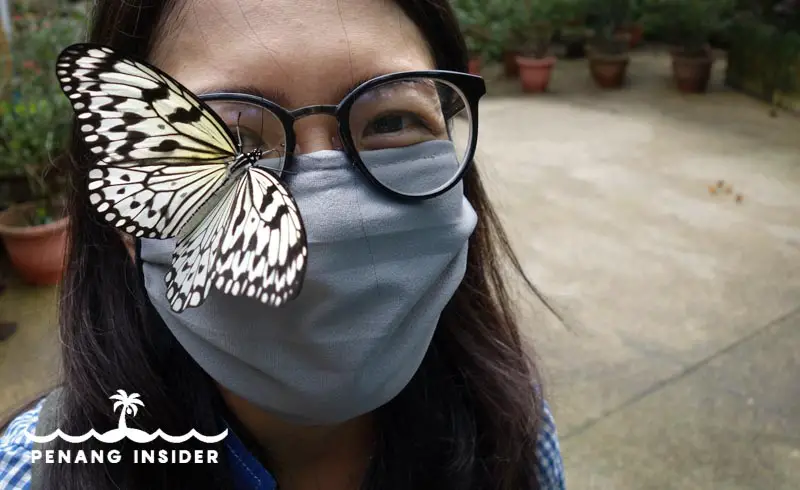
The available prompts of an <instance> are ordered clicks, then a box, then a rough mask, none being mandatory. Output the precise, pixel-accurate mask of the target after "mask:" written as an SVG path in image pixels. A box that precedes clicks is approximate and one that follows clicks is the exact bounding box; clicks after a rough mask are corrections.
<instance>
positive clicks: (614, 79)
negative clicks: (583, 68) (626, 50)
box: [589, 49, 630, 89]
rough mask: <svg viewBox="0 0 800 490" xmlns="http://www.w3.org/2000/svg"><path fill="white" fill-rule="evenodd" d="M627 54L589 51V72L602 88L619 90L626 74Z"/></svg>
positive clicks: (628, 59) (628, 58)
mask: <svg viewBox="0 0 800 490" xmlns="http://www.w3.org/2000/svg"><path fill="white" fill-rule="evenodd" d="M629 62H630V57H629V56H628V54H604V53H601V52H598V51H595V50H591V49H590V50H589V71H590V73H591V74H592V78H593V79H594V81H595V83H597V85H599V86H600V87H602V88H609V89H612V88H620V87H622V85H623V84H624V83H625V78H626V77H627V74H628V63H629Z"/></svg>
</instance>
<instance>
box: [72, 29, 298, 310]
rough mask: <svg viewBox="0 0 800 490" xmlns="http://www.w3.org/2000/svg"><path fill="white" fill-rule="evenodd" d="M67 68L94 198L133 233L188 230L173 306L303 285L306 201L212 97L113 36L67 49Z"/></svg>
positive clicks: (287, 291)
mask: <svg viewBox="0 0 800 490" xmlns="http://www.w3.org/2000/svg"><path fill="white" fill-rule="evenodd" d="M56 74H57V76H58V79H59V81H60V83H61V86H62V89H63V91H64V93H65V94H66V95H67V97H68V98H69V100H70V101H71V103H72V106H73V108H74V110H75V112H76V114H77V123H78V126H79V129H80V131H81V133H82V135H83V140H84V142H85V143H86V145H87V148H88V150H89V151H90V152H91V153H93V154H94V155H95V156H96V160H97V161H96V164H95V165H94V166H93V167H92V168H91V169H90V170H89V189H90V195H89V200H90V202H91V203H92V204H93V205H94V206H95V207H96V209H97V210H98V211H99V212H100V213H101V214H102V215H103V217H104V218H105V220H106V221H108V222H109V223H111V224H112V225H114V226H116V227H117V228H119V229H120V230H122V231H124V232H127V233H129V234H132V235H135V236H137V237H147V238H162V239H163V238H174V237H176V238H177V245H176V249H175V252H174V253H173V257H172V267H171V268H170V270H169V272H168V273H167V275H166V278H165V279H166V283H167V298H168V300H169V302H170V305H171V307H172V309H173V310H175V311H177V312H180V311H183V310H184V309H185V308H187V307H196V306H198V305H200V304H201V303H202V302H203V301H205V299H206V298H207V296H208V293H209V291H210V288H211V287H216V288H217V289H219V290H221V291H223V292H225V293H227V294H232V295H236V296H248V297H253V298H257V299H258V300H259V301H261V302H263V303H266V304H268V305H271V306H281V305H283V304H284V303H286V302H287V301H289V300H290V299H293V298H294V297H295V296H296V295H297V294H298V293H299V291H300V288H301V286H302V282H303V279H304V276H305V270H306V264H307V254H308V251H307V242H306V234H305V229H304V227H303V222H302V220H301V217H300V213H299V211H298V208H297V205H296V203H295V201H294V199H293V198H292V196H291V195H290V194H289V192H288V191H287V190H286V189H285V188H284V187H283V185H282V184H281V183H280V182H279V181H278V180H277V179H276V178H275V177H274V176H273V175H272V174H271V173H270V172H269V171H268V170H264V169H261V168H257V167H253V166H252V163H253V162H254V161H255V160H257V157H258V155H251V154H247V155H243V154H242V153H241V149H240V148H239V146H238V145H236V144H235V143H234V140H233V136H232V134H231V132H230V130H229V129H228V128H227V126H226V125H225V124H224V122H223V121H222V120H221V119H220V118H219V116H218V115H217V114H216V113H214V111H213V110H211V108H209V107H208V106H207V105H206V104H205V103H204V102H202V101H201V100H200V99H199V98H198V97H196V96H195V95H194V94H192V93H191V92H190V91H189V90H188V89H186V88H185V87H183V86H182V85H180V84H179V83H178V82H177V81H175V80H174V79H172V78H171V77H169V76H168V75H167V74H165V73H163V72H162V71H160V70H158V69H157V68H155V67H153V66H151V65H149V64H147V63H145V62H144V61H140V60H133V59H131V58H128V57H124V56H121V55H119V54H118V53H116V52H115V51H114V50H112V49H111V48H108V47H105V46H98V45H91V44H77V45H73V46H70V47H68V48H66V49H65V50H64V51H63V52H62V53H61V55H59V58H58V60H57V62H56ZM242 163H247V164H248V165H249V166H248V167H247V168H246V169H245V170H244V171H237V172H235V173H234V175H236V176H237V177H236V180H232V177H231V167H232V166H233V165H236V166H239V165H240V164H242Z"/></svg>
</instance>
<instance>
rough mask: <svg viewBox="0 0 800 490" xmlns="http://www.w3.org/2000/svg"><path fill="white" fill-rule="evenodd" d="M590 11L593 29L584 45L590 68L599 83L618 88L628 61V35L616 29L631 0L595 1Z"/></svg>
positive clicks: (625, 76) (626, 71) (627, 12)
mask: <svg viewBox="0 0 800 490" xmlns="http://www.w3.org/2000/svg"><path fill="white" fill-rule="evenodd" d="M591 10H592V14H593V15H592V20H593V22H592V24H593V28H592V31H591V38H590V39H589V40H588V42H587V44H586V51H587V56H588V58H589V71H590V73H591V75H592V78H593V79H594V81H595V83H597V85H598V86H600V87H602V88H607V89H611V88H619V87H621V86H622V85H623V84H624V83H625V79H626V78H627V73H628V64H629V63H630V35H629V34H627V33H624V32H620V30H619V28H620V26H622V25H623V24H624V23H625V22H626V21H627V19H628V16H629V14H630V0H595V1H594V2H593V3H592V7H591Z"/></svg>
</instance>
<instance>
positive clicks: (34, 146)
mask: <svg viewBox="0 0 800 490" xmlns="http://www.w3.org/2000/svg"><path fill="white" fill-rule="evenodd" d="M48 10H49V13H47V14H39V13H36V12H35V11H32V10H30V9H29V8H27V7H26V6H25V5H21V4H19V3H18V4H16V5H15V10H14V11H13V31H12V39H11V50H12V54H11V56H12V66H13V72H12V76H11V79H10V81H9V82H8V84H7V86H6V87H5V92H6V96H5V98H4V100H0V124H1V126H0V175H24V176H26V178H27V182H28V187H29V189H28V193H27V194H28V196H29V198H30V199H31V200H42V201H43V203H44V204H43V206H42V208H41V209H39V215H40V216H41V214H42V213H45V214H52V213H53V212H55V211H54V209H56V206H55V205H54V204H53V203H54V201H55V200H58V199H59V195H60V194H61V187H60V186H59V185H60V184H61V183H63V182H61V180H60V179H59V178H56V176H57V172H53V170H54V168H53V164H52V162H53V161H54V160H56V158H57V157H58V156H59V154H61V153H62V152H63V150H64V149H65V147H66V144H67V142H68V138H69V132H70V130H71V122H72V115H73V113H72V108H71V106H70V104H69V101H68V100H67V98H66V97H65V96H64V93H63V92H62V91H61V88H60V85H59V83H58V80H57V79H56V75H55V60H56V57H57V56H58V54H59V53H60V52H61V50H62V49H63V48H65V47H66V46H67V45H69V44H72V43H75V42H78V41H81V40H82V38H83V26H84V24H85V17H84V15H83V14H82V13H81V10H80V9H79V8H78V7H75V6H73V5H71V4H66V5H63V6H59V7H57V8H53V7H50V8H48ZM48 219H50V218H47V217H43V218H41V219H39V220H38V221H39V222H44V221H47V220H48Z"/></svg>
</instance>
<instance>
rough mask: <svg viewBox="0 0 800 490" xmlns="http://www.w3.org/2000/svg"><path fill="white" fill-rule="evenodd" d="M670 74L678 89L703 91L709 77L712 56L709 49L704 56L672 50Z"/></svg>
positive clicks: (682, 90)
mask: <svg viewBox="0 0 800 490" xmlns="http://www.w3.org/2000/svg"><path fill="white" fill-rule="evenodd" d="M671 54H672V76H673V78H674V79H675V85H677V87H678V90H680V91H681V92H684V93H692V94H698V93H704V92H706V91H707V90H708V82H709V80H710V79H711V67H712V65H713V64H714V57H713V55H712V54H711V50H710V49H709V50H707V51H706V55H705V56H686V55H685V54H684V53H683V52H681V51H680V50H673V51H672V53H671Z"/></svg>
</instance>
